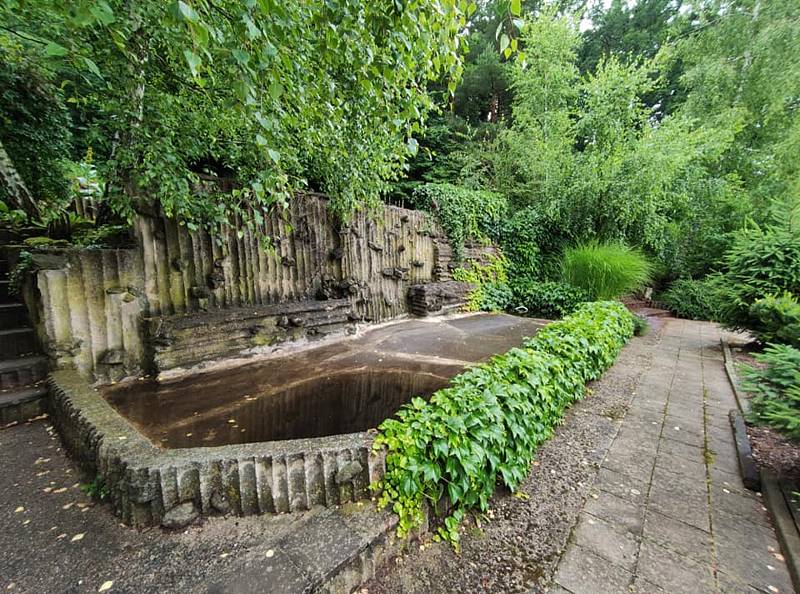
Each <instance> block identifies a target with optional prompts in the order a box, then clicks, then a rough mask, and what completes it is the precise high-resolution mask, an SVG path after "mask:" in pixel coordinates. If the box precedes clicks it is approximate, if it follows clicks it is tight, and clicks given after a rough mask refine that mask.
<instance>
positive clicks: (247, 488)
mask: <svg viewBox="0 0 800 594" xmlns="http://www.w3.org/2000/svg"><path fill="white" fill-rule="evenodd" d="M48 386H49V389H50V398H51V401H50V406H51V412H52V417H53V422H54V424H55V425H56V426H57V427H58V429H59V431H60V433H61V435H62V439H63V442H64V445H65V447H66V448H67V450H68V452H69V453H70V455H71V456H72V457H73V458H74V459H75V460H76V461H77V462H78V463H79V464H80V466H81V467H82V469H83V470H84V471H85V472H86V473H87V474H89V475H90V476H96V477H97V479H96V480H98V481H101V482H102V483H103V484H104V485H105V488H106V489H107V491H108V496H109V499H110V501H111V504H112V505H113V508H114V511H115V513H117V515H119V517H120V518H121V519H122V520H123V521H124V522H125V523H127V524H130V525H133V526H150V525H157V524H159V523H162V522H165V520H167V521H169V519H170V513H171V512H173V513H174V511H175V510H177V509H178V507H179V506H183V505H184V504H191V509H192V511H193V512H194V513H197V514H202V515H215V514H236V515H250V514H259V513H283V512H295V511H302V510H307V509H310V508H311V507H313V506H316V505H323V506H331V505H336V504H340V503H345V502H348V501H357V500H360V499H366V498H368V497H369V495H370V493H369V489H368V487H369V484H370V483H371V482H373V481H376V480H379V479H380V478H381V477H382V476H383V473H384V471H385V458H384V456H385V454H384V453H383V452H382V451H378V452H375V451H373V449H372V437H371V436H369V435H368V434H367V433H353V434H349V435H337V436H331V437H321V438H315V439H298V440H288V441H280V442H264V443H256V444H245V445H240V446H221V447H212V448H191V449H177V450H159V449H157V448H156V447H154V446H153V445H152V444H151V443H150V442H149V441H148V440H147V439H145V438H144V437H143V436H142V435H141V434H140V433H139V432H138V431H137V430H136V429H135V428H134V427H133V426H132V425H130V423H128V421H126V420H125V419H124V418H123V417H122V416H121V415H120V414H119V413H117V412H116V411H115V410H114V409H113V408H112V407H111V405H110V404H108V402H106V401H105V399H103V397H102V396H101V395H100V393H99V392H98V391H96V390H95V389H93V388H91V387H90V386H89V385H88V384H87V383H86V380H85V379H84V378H81V377H80V376H79V375H78V374H77V373H76V372H75V371H73V370H60V371H55V372H53V373H52V374H51V375H50V377H49V379H48Z"/></svg>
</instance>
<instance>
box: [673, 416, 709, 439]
mask: <svg viewBox="0 0 800 594" xmlns="http://www.w3.org/2000/svg"><path fill="white" fill-rule="evenodd" d="M675 427H677V429H675ZM664 431H678V432H680V431H687V432H689V433H694V434H696V435H705V426H704V425H703V418H702V417H698V418H696V419H694V418H693V419H684V418H682V417H675V416H672V415H670V414H669V413H667V415H666V416H665V417H664Z"/></svg>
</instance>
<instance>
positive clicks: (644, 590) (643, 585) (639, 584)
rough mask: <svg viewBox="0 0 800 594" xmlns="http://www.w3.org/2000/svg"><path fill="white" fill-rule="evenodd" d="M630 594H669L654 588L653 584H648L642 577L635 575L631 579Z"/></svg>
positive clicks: (657, 587)
mask: <svg viewBox="0 0 800 594" xmlns="http://www.w3.org/2000/svg"><path fill="white" fill-rule="evenodd" d="M631 593H632V594H670V593H668V592H667V591H666V590H664V589H663V588H661V587H659V586H656V585H655V584H654V583H653V582H648V581H647V580H646V579H644V578H643V577H642V576H640V575H637V576H636V577H635V578H634V579H633V586H632V587H631Z"/></svg>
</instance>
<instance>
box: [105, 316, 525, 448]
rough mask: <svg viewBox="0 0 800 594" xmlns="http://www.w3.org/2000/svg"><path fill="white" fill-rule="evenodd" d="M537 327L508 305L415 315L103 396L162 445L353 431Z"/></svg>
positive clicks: (213, 443) (122, 387)
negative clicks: (352, 336) (347, 337)
mask: <svg viewBox="0 0 800 594" xmlns="http://www.w3.org/2000/svg"><path fill="white" fill-rule="evenodd" d="M539 327H540V324H539V323H536V322H532V321H530V320H526V319H524V318H518V317H514V316H508V315H502V314H499V315H496V314H481V315H476V316H471V317H468V318H456V319H452V320H447V321H444V320H443V321H441V322H435V323H432V322H422V321H414V320H410V321H407V322H402V323H399V324H396V325H393V326H389V327H384V328H376V329H374V330H372V331H370V332H368V333H366V334H365V335H364V336H362V337H360V339H358V340H351V341H342V342H337V343H332V344H329V345H325V346H321V347H318V348H315V349H309V350H305V351H298V352H296V353H293V354H291V355H288V356H286V357H282V358H276V359H267V360H262V361H257V362H253V363H248V364H244V365H240V366H238V367H234V368H230V369H220V370H216V371H207V372H204V373H198V374H192V375H188V376H186V377H184V378H182V379H179V380H173V381H166V382H158V381H139V382H132V383H126V384H121V385H118V386H113V387H110V388H107V389H106V390H105V391H104V396H105V398H106V399H107V400H108V401H109V402H110V403H111V404H112V405H113V406H114V407H115V408H116V409H117V410H118V411H119V412H120V413H121V414H122V415H123V416H125V417H126V418H127V419H129V420H130V421H131V422H132V423H133V424H134V425H136V426H137V427H138V428H139V430H140V431H141V432H142V433H143V434H144V435H146V436H147V437H148V438H149V439H150V440H151V441H152V442H153V443H154V444H156V445H157V446H159V447H162V448H186V447H202V446H218V445H228V444H241V443H252V442H259V441H273V440H283V439H300V438H310V437H322V436H327V435H337V434H342V433H355V432H359V431H366V430H368V429H372V428H375V427H377V426H378V425H380V423H381V422H382V421H383V420H385V419H387V418H389V417H391V416H392V415H394V414H395V413H396V412H397V410H398V409H399V408H400V407H401V406H402V405H403V404H404V403H406V402H408V401H409V400H411V398H412V397H413V396H423V397H427V396H429V395H430V394H432V393H433V392H435V391H436V390H438V389H440V388H442V387H444V386H446V385H447V384H448V383H449V381H450V379H451V378H452V377H453V376H455V375H457V374H458V373H460V372H461V371H463V369H464V366H465V365H469V364H472V363H479V362H481V361H485V360H486V359H488V358H489V357H490V356H491V355H493V354H495V353H502V352H505V351H507V350H508V349H510V348H512V347H514V346H519V345H521V344H522V341H523V338H524V337H525V336H532V335H534V334H535V333H536V331H537V330H538V329H539Z"/></svg>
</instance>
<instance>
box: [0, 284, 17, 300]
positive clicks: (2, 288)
mask: <svg viewBox="0 0 800 594" xmlns="http://www.w3.org/2000/svg"><path fill="white" fill-rule="evenodd" d="M12 301H17V296H16V295H12V294H11V283H10V282H9V281H8V280H7V279H4V280H0V303H10V302H12Z"/></svg>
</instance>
